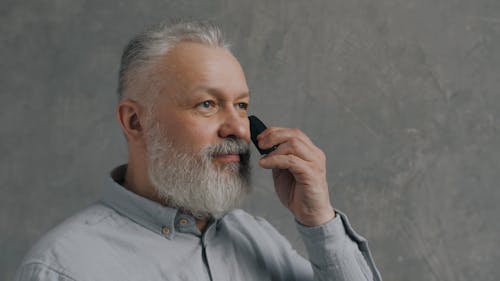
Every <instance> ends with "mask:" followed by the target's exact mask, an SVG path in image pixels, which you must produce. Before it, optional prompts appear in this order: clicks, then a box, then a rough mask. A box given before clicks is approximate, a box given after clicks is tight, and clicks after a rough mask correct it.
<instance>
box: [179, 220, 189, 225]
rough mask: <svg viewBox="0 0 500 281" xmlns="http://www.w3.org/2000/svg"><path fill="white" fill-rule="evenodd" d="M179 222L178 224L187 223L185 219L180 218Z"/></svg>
mask: <svg viewBox="0 0 500 281" xmlns="http://www.w3.org/2000/svg"><path fill="white" fill-rule="evenodd" d="M179 224H180V225H186V224H188V221H187V219H180V220H179Z"/></svg>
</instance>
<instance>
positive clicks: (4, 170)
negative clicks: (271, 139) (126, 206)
mask: <svg viewBox="0 0 500 281" xmlns="http://www.w3.org/2000/svg"><path fill="white" fill-rule="evenodd" d="M0 15H1V16H0V31H1V37H0V40H1V45H0V50H1V52H0V56H1V60H0V85H1V97H2V103H0V120H1V124H2V125H1V130H0V155H1V158H0V159H1V162H0V163H1V164H0V183H1V184H0V188H1V189H0V227H1V232H0V279H1V280H9V279H10V278H12V276H13V273H14V271H15V268H16V266H17V265H18V263H19V262H20V259H21V258H22V256H23V255H24V254H25V253H26V251H27V250H28V249H29V247H30V245H32V243H34V241H36V239H37V238H38V237H39V236H40V235H41V234H42V233H44V232H45V231H47V230H48V229H50V228H51V227H53V226H54V225H55V224H57V223H58V222H60V221H61V220H62V219H64V218H65V217H67V216H68V215H70V214H72V213H74V212H76V211H77V210H79V209H81V208H83V207H84V206H86V205H88V204H90V203H91V202H93V201H94V200H96V199H97V198H98V197H99V192H100V190H101V188H102V181H103V178H104V177H105V176H106V175H107V173H108V171H109V170H110V169H111V168H112V167H114V166H115V165H117V164H120V163H122V162H123V161H124V160H125V159H126V149H125V142H124V140H123V139H122V135H121V133H120V130H119V127H118V125H117V123H116V122H115V119H114V106H115V101H116V98H115V88H116V76H117V67H118V62H119V56H120V52H121V50H122V47H123V46H124V44H125V43H126V41H127V39H129V38H130V36H132V34H134V33H136V32H137V31H139V30H141V29H142V28H143V27H144V26H145V25H146V24H150V23H154V22H157V21H159V20H162V19H165V18H172V17H175V18H183V17H193V18H198V19H212V20H215V21H216V22H218V23H220V24H221V25H222V26H223V27H224V29H225V31H226V33H227V34H228V36H229V37H230V38H231V39H232V40H233V42H234V44H233V46H234V50H235V53H236V55H237V56H238V58H239V59H240V61H241V63H242V65H243V67H244V69H245V71H246V74H247V79H248V83H249V86H250V89H251V91H252V92H253V101H252V112H253V113H255V114H258V115H260V116H261V117H262V118H263V119H264V120H265V121H267V123H268V124H269V125H279V126H291V127H299V128H301V129H303V130H304V131H305V132H306V133H308V134H309V136H310V137H311V138H312V139H313V140H314V141H315V142H316V143H317V145H318V146H320V147H321V148H322V149H323V150H324V151H325V152H326V154H327V155H328V157H329V158H328V159H329V160H328V167H329V174H328V176H329V182H330V185H331V198H332V201H333V203H334V206H335V207H337V208H339V209H341V210H343V211H344V212H346V213H347V214H348V215H349V216H350V218H351V220H352V222H353V224H354V226H355V228H356V229H357V230H358V231H359V232H360V233H362V234H363V235H364V236H366V237H367V238H368V239H369V240H370V243H371V244H370V245H371V248H372V251H373V253H374V256H375V259H376V262H377V264H378V266H379V268H380V270H381V272H382V275H383V277H384V278H385V280H387V281H390V280H431V281H433V280H455V281H456V280H458V281H460V280H476V281H487V280H498V276H500V251H499V250H498V245H500V224H499V223H497V222H498V216H499V215H500V204H499V200H500V188H499V183H498V182H499V181H500V164H499V162H500V133H499V131H500V95H499V89H500V1H498V0H475V1H470V0H442V1H436V0H404V1H401V0H378V1H369V0H350V1H342V0H334V1H322V2H320V1H240V0H238V1H229V0H226V1H132V0H124V1H62V0H60V1H35V0H33V1H13V0H3V1H2V2H1V4H0ZM254 152H255V151H254ZM255 159H256V158H255V157H254V162H255ZM254 167H256V166H255V165H254ZM254 171H255V172H256V175H257V176H256V177H255V185H256V191H255V193H254V194H253V196H252V198H251V199H250V200H249V202H248V203H247V204H246V208H247V209H248V210H250V211H252V212H253V213H255V214H257V215H260V216H264V217H266V218H268V219H269V220H270V221H271V222H272V223H273V224H274V225H275V226H276V227H277V228H278V229H279V230H280V231H282V233H284V234H285V235H286V236H287V237H288V238H289V239H290V241H291V242H292V243H293V244H294V245H295V246H296V247H297V248H298V249H299V250H300V251H303V245H301V241H300V238H299V236H298V235H297V233H296V231H295V228H294V225H293V220H292V217H291V216H290V215H289V214H288V213H287V211H286V210H284V208H282V207H281V206H280V204H279V202H278V201H277V199H276V198H275V196H274V194H273V189H272V180H271V178H270V175H269V173H267V172H265V171H261V170H259V169H258V168H257V167H256V168H255V169H254ZM262 175H263V176H262Z"/></svg>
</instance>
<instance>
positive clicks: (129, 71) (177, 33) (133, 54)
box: [118, 21, 229, 111]
mask: <svg viewBox="0 0 500 281" xmlns="http://www.w3.org/2000/svg"><path fill="white" fill-rule="evenodd" d="M180 42H196V43H201V44H205V45H208V46H215V47H221V48H224V49H226V50H228V51H229V44H228V43H227V42H226V41H225V38H224V37H223V34H222V32H221V30H220V28H219V27H218V26H217V25H215V24H214V23H211V22H204V21H183V22H177V23H174V24H167V23H162V24H159V25H156V26H153V27H150V28H148V29H147V30H145V31H143V32H141V33H139V34H137V35H136V36H135V37H134V38H132V40H130V41H129V42H128V44H127V46H126V47H125V49H124V51H123V55H122V58H121V63H120V72H119V77H118V99H119V100H122V99H123V98H125V97H128V98H132V99H134V100H136V101H138V102H139V103H141V104H143V105H146V106H147V107H148V111H151V110H152V107H153V100H154V99H155V97H156V96H157V95H158V91H159V89H158V85H156V83H158V81H154V78H152V77H153V76H154V75H151V74H152V73H151V72H150V71H151V69H152V67H153V66H155V65H156V63H157V62H158V61H159V59H160V58H161V57H162V56H164V55H165V54H166V53H167V52H168V51H169V50H170V49H172V48H173V47H174V46H175V45H176V44H178V43H180ZM136 84H138V85H137V86H140V85H141V84H142V85H143V86H142V87H147V88H146V89H144V88H141V89H134V86H136Z"/></svg>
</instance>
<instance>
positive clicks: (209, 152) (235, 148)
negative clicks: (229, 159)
mask: <svg viewBox="0 0 500 281" xmlns="http://www.w3.org/2000/svg"><path fill="white" fill-rule="evenodd" d="M226 154H240V155H248V154H250V144H249V143H247V142H246V141H244V140H243V139H225V140H224V141H223V142H222V143H218V144H213V145H210V146H208V147H207V148H206V149H205V150H204V155H205V156H208V157H217V156H221V155H226Z"/></svg>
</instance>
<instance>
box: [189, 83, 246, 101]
mask: <svg viewBox="0 0 500 281" xmlns="http://www.w3.org/2000/svg"><path fill="white" fill-rule="evenodd" d="M200 91H202V92H206V93H208V94H209V95H211V96H215V97H218V98H220V97H222V96H223V95H224V94H223V93H222V92H221V91H220V90H219V89H217V88H211V87H204V86H200V87H197V88H195V89H194V90H193V91H192V92H193V93H195V92H200ZM248 97H250V92H242V93H240V94H238V96H237V97H236V99H242V98H248Z"/></svg>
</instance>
